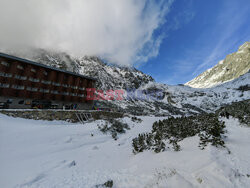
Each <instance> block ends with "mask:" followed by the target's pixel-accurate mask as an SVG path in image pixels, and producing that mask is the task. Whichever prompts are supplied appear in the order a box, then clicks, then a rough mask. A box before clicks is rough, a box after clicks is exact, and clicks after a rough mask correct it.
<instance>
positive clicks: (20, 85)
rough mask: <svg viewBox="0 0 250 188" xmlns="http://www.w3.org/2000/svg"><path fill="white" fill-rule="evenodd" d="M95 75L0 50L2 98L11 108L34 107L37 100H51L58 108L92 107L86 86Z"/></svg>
mask: <svg viewBox="0 0 250 188" xmlns="http://www.w3.org/2000/svg"><path fill="white" fill-rule="evenodd" d="M95 81H96V80H95V79H93V78H90V77H87V76H83V75H80V74H76V73H73V72H68V71H63V70H60V69H57V68H53V67H49V66H46V65H43V64H40V63H36V62H33V61H29V60H26V59H22V58H18V57H14V56H10V55H7V54H3V53H0V102H2V103H3V102H7V103H8V105H9V108H31V105H32V102H34V101H38V103H39V101H51V103H52V104H55V105H56V106H57V107H58V108H63V107H64V106H73V105H74V106H75V107H76V106H77V109H90V108H92V105H93V101H87V100H86V88H93V87H94V84H95Z"/></svg>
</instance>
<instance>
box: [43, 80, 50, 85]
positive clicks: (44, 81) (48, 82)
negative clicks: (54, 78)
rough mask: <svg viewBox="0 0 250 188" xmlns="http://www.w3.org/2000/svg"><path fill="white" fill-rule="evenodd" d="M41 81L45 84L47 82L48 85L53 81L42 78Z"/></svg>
mask: <svg viewBox="0 0 250 188" xmlns="http://www.w3.org/2000/svg"><path fill="white" fill-rule="evenodd" d="M41 82H42V83H43V84H47V85H49V84H51V81H47V80H42V81H41Z"/></svg>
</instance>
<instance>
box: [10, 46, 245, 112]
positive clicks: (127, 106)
mask: <svg viewBox="0 0 250 188" xmlns="http://www.w3.org/2000/svg"><path fill="white" fill-rule="evenodd" d="M245 46H248V44H247V45H245ZM245 46H243V47H241V52H240V53H239V54H245V51H246V47H245ZM13 55H16V56H19V57H23V58H27V59H31V60H34V61H37V62H40V63H43V64H47V65H50V66H53V67H57V68H61V69H64V70H69V71H73V72H77V73H80V74H83V75H86V76H90V77H94V78H96V79H97V80H98V81H97V84H96V86H95V87H96V89H101V90H104V91H107V90H109V89H112V90H116V89H123V90H124V91H125V93H124V100H113V101H103V100H100V101H98V105H104V106H107V107H110V108H112V109H116V110H121V111H125V112H128V113H133V114H152V115H186V114H198V113H203V112H214V111H215V110H217V109H218V108H220V107H221V106H222V105H225V104H228V103H231V102H235V101H241V100H246V99H249V98H250V97H249V96H250V90H249V87H250V86H249V85H248V84H249V83H250V73H246V74H245V75H243V76H241V77H239V78H237V79H235V80H233V81H231V82H228V83H225V84H222V85H219V86H217V87H213V88H207V89H202V88H191V87H189V86H185V85H183V86H181V85H178V86H168V85H165V84H160V83H156V82H155V81H154V79H153V78H152V77H151V76H149V75H146V74H144V73H142V72H141V71H138V70H137V69H135V68H128V67H119V66H114V65H110V64H107V63H105V62H104V61H103V60H101V59H100V58H98V57H90V56H84V57H81V58H75V57H71V56H70V55H68V54H66V53H59V52H51V51H46V50H32V51H30V52H29V53H19V54H16V53H14V54H13ZM239 57H241V56H239ZM242 57H243V56H242ZM244 57H245V56H244ZM229 58H230V57H229ZM225 61H226V62H228V61H229V60H225ZM242 61H243V60H242ZM244 62H245V61H244ZM228 67H230V66H228ZM231 67H232V69H233V70H234V69H235V68H233V66H231ZM242 88H243V89H242ZM128 89H137V90H136V92H135V93H134V94H133V95H134V96H135V97H131V93H129V91H128ZM156 93H157V94H158V95H156ZM148 96H153V100H152V98H150V99H149V98H147V97H148Z"/></svg>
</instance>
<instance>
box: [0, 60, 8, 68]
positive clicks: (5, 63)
mask: <svg viewBox="0 0 250 188" xmlns="http://www.w3.org/2000/svg"><path fill="white" fill-rule="evenodd" d="M1 64H2V65H4V66H6V67H9V66H10V64H9V63H7V62H5V61H2V62H1Z"/></svg>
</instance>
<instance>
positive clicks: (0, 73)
mask: <svg viewBox="0 0 250 188" xmlns="http://www.w3.org/2000/svg"><path fill="white" fill-rule="evenodd" d="M0 76H2V77H6V78H11V77H12V74H10V73H5V72H0Z"/></svg>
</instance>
